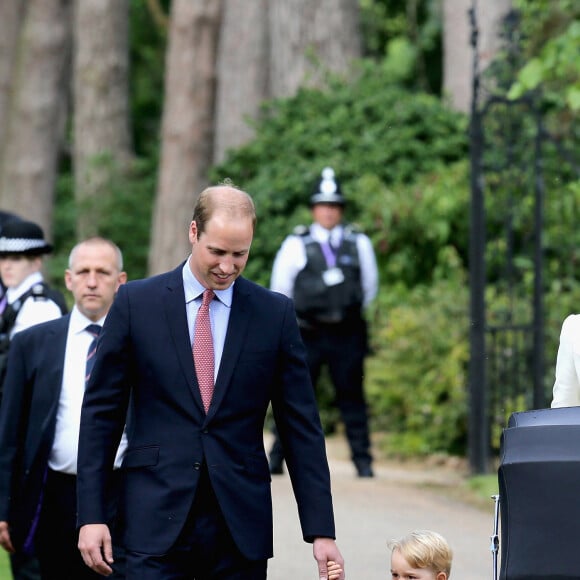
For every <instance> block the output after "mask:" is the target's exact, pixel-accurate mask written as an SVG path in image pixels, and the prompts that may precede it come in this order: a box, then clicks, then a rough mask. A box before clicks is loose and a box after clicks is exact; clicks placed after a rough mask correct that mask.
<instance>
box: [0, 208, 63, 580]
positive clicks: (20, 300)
mask: <svg viewBox="0 0 580 580" xmlns="http://www.w3.org/2000/svg"><path fill="white" fill-rule="evenodd" d="M2 214H3V215H1V216H0V219H1V220H2V228H1V231H0V279H1V280H2V287H3V289H4V290H5V293H4V295H3V296H2V298H1V300H0V403H1V398H2V384H3V382H4V375H5V371H6V363H7V358H8V349H9V347H10V340H11V339H12V337H13V336H14V334H16V333H17V332H20V331H21V330H24V329H26V328H28V327H30V326H33V325H35V324H39V323H41V322H45V321H47V320H52V319H54V318H59V317H60V316H62V314H64V313H65V312H66V311H67V306H66V302H65V299H64V297H63V296H62V294H61V293H60V292H59V291H57V290H56V289H54V288H50V287H48V286H47V285H46V283H45V282H44V278H43V276H42V272H41V270H42V257H43V255H45V254H49V253H50V252H51V251H52V245H51V244H49V243H47V242H46V240H45V239H44V233H43V231H42V228H41V227H40V226H39V225H38V224H36V223H34V222H30V221H26V220H23V219H20V218H17V217H16V216H14V215H12V214H8V215H6V214H4V212H2ZM10 564H11V568H12V575H13V577H14V580H39V579H40V570H39V567H38V562H37V560H36V558H35V557H34V556H32V555H30V554H25V553H19V554H11V555H10Z"/></svg>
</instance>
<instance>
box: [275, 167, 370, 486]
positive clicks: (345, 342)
mask: <svg viewBox="0 0 580 580" xmlns="http://www.w3.org/2000/svg"><path fill="white" fill-rule="evenodd" d="M345 203H346V201H345V198H344V197H343V194H342V190H341V187H340V183H339V181H338V180H337V178H336V175H335V172H334V170H333V169H332V168H331V167H326V168H324V169H323V171H322V174H321V178H320V180H319V181H318V182H317V184H316V187H315V189H314V192H313V194H312V196H311V197H310V206H311V211H312V218H313V223H312V224H311V225H310V226H308V227H307V226H298V227H297V228H295V229H294V232H293V233H292V234H291V235H290V236H288V237H287V238H286V239H285V240H284V242H283V243H282V246H281V247H280V249H279V251H278V253H277V255H276V259H275V261H274V266H273V270H272V279H271V288H272V290H275V291H277V292H281V293H283V294H285V295H286V296H289V297H291V298H292V299H293V300H294V304H295V308H296V314H297V317H298V322H299V325H300V331H301V335H302V339H303V341H304V343H305V345H306V349H307V352H308V363H309V367H310V374H311V377H312V383H313V384H314V385H316V383H317V380H318V378H319V376H320V372H321V370H322V367H323V366H324V365H326V366H327V367H328V370H329V374H330V377H331V379H332V382H333V385H334V389H335V394H336V404H337V406H338V408H339V410H340V413H341V417H342V420H343V422H344V425H345V429H346V435H347V438H348V442H349V445H350V450H351V458H352V461H353V463H354V465H355V467H356V470H357V475H358V476H359V477H372V476H373V470H372V457H371V453H370V440H369V428H368V414H367V406H366V401H365V397H364V389H363V374H364V358H365V356H366V355H367V354H368V336H367V324H366V320H365V317H364V310H365V308H366V307H367V306H368V305H369V304H370V303H371V301H372V300H373V299H374V298H375V296H376V294H377V290H378V271H377V264H376V258H375V254H374V250H373V248H372V244H371V241H370V239H369V238H368V236H366V235H365V234H363V233H361V232H358V231H356V229H355V228H354V227H352V226H350V225H348V224H343V222H342V220H343V212H344V206H345ZM274 434H275V440H274V444H273V446H272V449H271V451H270V456H269V459H270V471H271V473H274V474H275V473H282V462H283V459H284V453H283V445H282V441H283V434H278V433H277V432H276V430H274Z"/></svg>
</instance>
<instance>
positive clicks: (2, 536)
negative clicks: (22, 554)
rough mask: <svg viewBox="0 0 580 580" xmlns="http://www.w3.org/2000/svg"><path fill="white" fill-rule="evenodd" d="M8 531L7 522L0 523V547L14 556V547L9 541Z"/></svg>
mask: <svg viewBox="0 0 580 580" xmlns="http://www.w3.org/2000/svg"><path fill="white" fill-rule="evenodd" d="M9 529H10V528H9V526H8V522H0V546H2V547H3V548H4V549H5V550H6V551H7V552H10V553H11V554H14V546H13V545H12V540H11V539H10V531H9Z"/></svg>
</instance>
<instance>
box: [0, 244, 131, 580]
mask: <svg viewBox="0 0 580 580" xmlns="http://www.w3.org/2000/svg"><path fill="white" fill-rule="evenodd" d="M122 269H123V259H122V255H121V252H120V250H119V248H118V247H117V246H116V245H115V244H113V243H112V242H111V241H109V240H105V239H103V238H90V239H88V240H86V241H84V242H81V243H79V244H77V245H76V246H75V247H74V248H73V250H72V252H71V253H70V258H69V267H68V269H67V270H66V272H65V282H66V286H67V289H68V290H70V291H71V292H72V294H73V297H74V307H73V309H72V311H71V312H70V313H69V314H67V315H66V316H63V317H61V318H58V319H56V320H52V321H50V322H45V323H42V324H39V325H36V326H33V327H31V328H29V329H26V330H23V331H21V332H19V333H17V334H16V335H14V338H13V341H12V343H11V346H10V353H9V359H8V370H7V374H6V382H5V390H4V399H3V401H2V407H1V412H0V545H2V547H3V548H4V549H5V550H7V551H8V552H10V553H22V554H25V553H27V552H29V551H31V550H32V548H33V547H34V548H35V550H36V554H37V556H38V560H39V563H40V571H41V577H42V579H43V580H61V579H63V578H67V579H71V580H72V579H74V580H89V579H97V578H100V576H99V575H98V574H96V573H95V572H93V571H92V570H90V569H89V568H87V567H86V566H85V564H84V562H83V560H82V558H81V557H80V554H79V551H78V548H77V541H78V534H77V529H76V471H77V441H78V431H79V425H80V414H81V404H82V398H83V393H84V388H85V373H86V370H87V354H88V353H89V352H90V351H91V343H92V341H93V338H94V337H93V335H92V333H91V332H89V331H87V327H89V328H90V329H91V330H94V326H95V325H97V326H101V325H102V323H103V320H104V318H105V316H106V314H107V312H108V310H109V308H110V306H111V304H112V302H113V298H114V296H115V293H116V291H117V289H118V288H119V285H120V284H122V283H124V282H125V281H126V274H125V272H123V271H122ZM124 447H126V444H125V445H121V446H120V453H119V457H118V458H117V460H116V464H117V466H120V463H121V459H122V457H121V455H122V451H123V449H124ZM109 507H110V506H109ZM119 562H121V559H119ZM114 577H115V578H123V577H124V576H123V573H122V571H118V573H116V575H115V576H114Z"/></svg>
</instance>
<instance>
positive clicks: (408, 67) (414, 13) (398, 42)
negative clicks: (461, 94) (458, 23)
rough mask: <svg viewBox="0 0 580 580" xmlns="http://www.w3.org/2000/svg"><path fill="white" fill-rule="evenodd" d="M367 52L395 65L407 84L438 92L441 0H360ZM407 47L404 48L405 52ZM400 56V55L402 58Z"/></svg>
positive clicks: (398, 73) (439, 88) (370, 55)
mask: <svg viewBox="0 0 580 580" xmlns="http://www.w3.org/2000/svg"><path fill="white" fill-rule="evenodd" d="M359 4H360V14H361V29H362V37H363V42H364V54H365V56H367V57H371V58H375V59H377V60H383V59H384V58H385V57H386V58H387V60H389V61H390V62H391V64H392V66H393V68H395V69H396V73H397V78H402V79H403V80H404V82H405V84H407V85H408V86H413V87H415V88H421V89H423V90H426V91H428V92H431V93H436V94H439V93H440V91H441V86H442V68H441V63H442V49H441V45H442V43H441V29H442V22H441V10H440V2H439V0H418V1H416V2H412V3H410V2H407V1H405V0H360V1H359ZM402 51H404V52H402ZM399 57H400V58H399Z"/></svg>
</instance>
